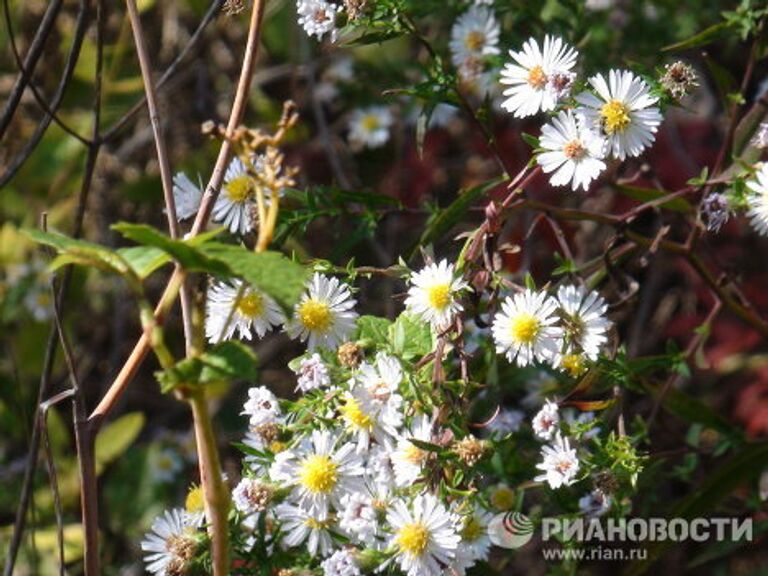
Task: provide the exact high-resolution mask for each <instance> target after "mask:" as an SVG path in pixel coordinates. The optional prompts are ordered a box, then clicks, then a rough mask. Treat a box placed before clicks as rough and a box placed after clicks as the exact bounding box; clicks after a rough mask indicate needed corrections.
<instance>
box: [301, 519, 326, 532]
mask: <svg viewBox="0 0 768 576" xmlns="http://www.w3.org/2000/svg"><path fill="white" fill-rule="evenodd" d="M304 524H306V525H307V527H309V528H310V529H311V530H326V529H327V528H328V527H329V526H330V525H331V523H330V521H329V520H317V519H316V518H307V519H306V520H305V521H304Z"/></svg>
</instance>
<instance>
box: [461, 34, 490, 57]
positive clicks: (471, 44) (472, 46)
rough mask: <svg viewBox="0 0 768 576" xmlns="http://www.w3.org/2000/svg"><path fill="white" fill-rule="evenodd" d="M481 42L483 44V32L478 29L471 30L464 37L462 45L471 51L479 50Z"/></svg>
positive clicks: (481, 45)
mask: <svg viewBox="0 0 768 576" xmlns="http://www.w3.org/2000/svg"><path fill="white" fill-rule="evenodd" d="M483 44H485V34H483V33H482V32H480V31H479V30H472V31H471V32H470V33H469V34H467V36H466V37H465V38H464V47H465V48H466V49H467V50H469V51H471V52H477V51H479V50H480V49H481V48H482V47H483Z"/></svg>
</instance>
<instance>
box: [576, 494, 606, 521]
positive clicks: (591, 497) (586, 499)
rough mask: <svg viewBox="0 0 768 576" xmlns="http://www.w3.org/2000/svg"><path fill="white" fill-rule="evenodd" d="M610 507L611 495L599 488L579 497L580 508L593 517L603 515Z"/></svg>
mask: <svg viewBox="0 0 768 576" xmlns="http://www.w3.org/2000/svg"><path fill="white" fill-rule="evenodd" d="M610 509H611V497H610V496H609V495H608V494H606V493H605V492H603V491H602V490H600V489H599V488H598V489H595V490H592V492H590V493H589V494H586V495H585V496H582V497H581V498H579V510H581V511H582V512H583V513H584V514H586V515H587V516H590V517H592V518H596V517H598V516H602V515H603V514H605V513H606V512H608V510H610Z"/></svg>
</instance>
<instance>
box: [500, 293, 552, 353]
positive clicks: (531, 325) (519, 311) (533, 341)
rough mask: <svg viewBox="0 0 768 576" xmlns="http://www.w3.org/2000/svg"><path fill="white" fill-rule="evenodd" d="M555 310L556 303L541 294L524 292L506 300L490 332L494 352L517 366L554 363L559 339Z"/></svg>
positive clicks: (544, 294)
mask: <svg viewBox="0 0 768 576" xmlns="http://www.w3.org/2000/svg"><path fill="white" fill-rule="evenodd" d="M556 310H557V302H556V301H555V300H554V299H553V298H550V297H549V296H547V294H546V293H545V292H534V291H533V290H530V289H526V290H525V291H524V292H520V293H518V294H515V295H514V296H511V297H509V296H508V297H507V298H506V299H505V300H504V302H502V304H501V312H498V313H497V314H496V316H495V317H494V319H493V326H492V328H491V330H492V332H493V339H494V340H495V342H496V352H498V353H499V354H505V355H506V357H507V359H508V360H509V361H510V362H516V363H517V364H518V365H519V366H528V365H529V364H533V363H534V362H536V361H539V362H549V363H554V362H556V361H557V358H558V354H559V352H560V341H561V339H562V330H561V329H560V328H559V327H558V326H556V322H557V316H556V315H555V311H556Z"/></svg>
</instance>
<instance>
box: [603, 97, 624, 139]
mask: <svg viewBox="0 0 768 576" xmlns="http://www.w3.org/2000/svg"><path fill="white" fill-rule="evenodd" d="M600 115H601V116H602V117H603V129H604V130H605V133H606V134H614V133H615V132H624V130H626V128H627V126H629V123H630V121H631V119H630V117H629V108H628V107H627V105H626V104H624V103H623V102H620V101H619V100H611V101H610V102H608V103H606V104H603V107H602V108H601V109H600Z"/></svg>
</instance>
